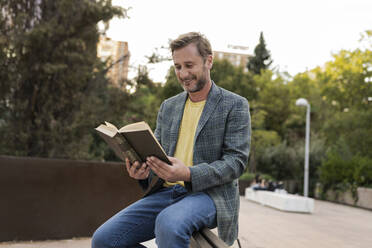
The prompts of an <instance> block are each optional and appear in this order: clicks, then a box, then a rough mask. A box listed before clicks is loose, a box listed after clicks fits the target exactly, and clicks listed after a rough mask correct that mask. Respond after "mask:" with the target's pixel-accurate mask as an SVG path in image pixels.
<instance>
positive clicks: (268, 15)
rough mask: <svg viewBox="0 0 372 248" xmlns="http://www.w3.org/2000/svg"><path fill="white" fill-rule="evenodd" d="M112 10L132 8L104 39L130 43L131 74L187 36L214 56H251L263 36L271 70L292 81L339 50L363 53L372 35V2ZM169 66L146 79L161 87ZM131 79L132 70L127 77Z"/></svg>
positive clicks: (157, 1) (218, 0)
mask: <svg viewBox="0 0 372 248" xmlns="http://www.w3.org/2000/svg"><path fill="white" fill-rule="evenodd" d="M113 5H118V6H121V7H124V8H129V7H130V9H129V10H128V16H129V18H125V19H117V18H114V19H113V20H111V22H110V28H109V30H108V31H107V36H109V37H110V38H112V39H113V40H119V41H127V42H128V45H129V51H130V53H131V57H130V65H131V66H133V68H136V66H138V65H145V64H146V63H147V60H146V58H145V56H150V55H151V54H152V53H153V52H154V51H156V48H158V49H159V48H161V47H162V46H167V45H168V41H169V40H170V39H175V38H177V37H178V36H179V35H180V34H183V33H186V32H190V31H196V32H200V33H202V34H204V35H205V36H206V37H207V38H208V39H209V41H210V42H211V45H212V49H214V50H224V49H226V48H227V47H228V45H238V46H246V47H248V50H247V52H248V53H250V54H253V52H254V48H255V46H256V45H257V44H258V41H259V35H260V32H261V31H262V32H263V34H264V38H265V41H266V47H267V49H268V50H269V51H270V53H271V58H272V59H273V61H274V62H273V64H272V66H273V67H275V68H276V69H278V70H279V71H282V72H283V71H287V72H289V73H290V74H291V75H292V76H294V75H295V74H297V73H299V72H304V71H306V70H310V69H312V68H315V67H316V66H322V65H324V63H325V62H327V61H330V60H331V59H332V54H333V53H337V52H338V51H340V50H341V49H347V50H353V49H355V48H358V47H361V43H360V42H359V40H360V38H361V34H362V33H363V32H364V31H366V30H368V29H370V30H371V29H372V1H371V0H280V1H279V0H227V1H226V0H214V1H213V0H184V1H179V0H148V1H145V0H113ZM159 51H160V53H162V54H163V55H169V51H168V50H166V49H159ZM171 64H172V62H171V61H169V62H165V63H161V64H158V65H150V66H149V73H150V78H152V79H153V80H154V81H155V82H165V76H166V74H167V71H168V69H169V66H170V65H171ZM134 74H135V69H133V70H132V71H131V72H130V74H129V77H133V76H134Z"/></svg>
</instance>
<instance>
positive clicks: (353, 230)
mask: <svg viewBox="0 0 372 248" xmlns="http://www.w3.org/2000/svg"><path fill="white" fill-rule="evenodd" d="M239 221H240V223H239V228H240V232H239V239H240V242H241V244H242V247H243V248H292V247H293V248H314V247H319V248H370V247H372V211H368V210H363V209H359V208H353V207H349V206H344V205H339V204H334V203H329V202H324V201H317V200H316V201H315V211H314V213H313V214H300V213H288V212H282V211H279V210H276V209H273V208H269V207H265V206H261V205H259V204H256V203H253V202H250V201H248V200H245V199H244V198H241V207H240V219H239ZM214 231H215V230H214ZM145 245H146V246H147V247H150V248H156V246H155V245H154V242H153V241H151V242H147V243H145ZM235 247H238V246H237V245H234V248H235ZM0 248H90V238H78V239H71V240H61V241H44V242H18V243H0Z"/></svg>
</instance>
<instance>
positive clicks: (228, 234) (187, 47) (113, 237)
mask: <svg viewBox="0 0 372 248" xmlns="http://www.w3.org/2000/svg"><path fill="white" fill-rule="evenodd" d="M170 46H171V51H172V56H173V62H174V67H175V72H176V75H177V79H178V80H179V82H180V84H181V85H182V87H183V88H184V90H185V91H184V92H182V93H180V94H178V95H176V96H174V97H172V98H170V99H167V100H165V101H164V102H163V103H162V105H161V107H160V110H159V113H158V119H157V124H156V130H155V136H156V138H157V139H158V140H159V142H160V144H161V145H162V146H163V148H164V150H165V151H166V153H167V154H168V155H169V156H170V157H169V160H170V161H171V163H172V165H169V164H166V163H164V162H162V161H160V160H159V159H157V158H156V157H149V158H148V159H147V161H146V163H143V164H142V165H140V164H139V163H138V162H135V163H134V164H133V165H131V164H130V163H129V162H128V161H126V169H127V171H128V173H129V175H130V176H131V177H133V178H135V179H138V180H140V183H141V185H143V186H144V187H146V185H148V180H151V176H152V175H153V173H156V174H157V175H158V176H159V177H160V178H162V179H164V180H165V183H164V187H163V188H161V189H160V190H158V191H157V192H155V193H153V194H151V195H149V196H147V197H145V198H143V199H141V200H139V201H137V202H136V203H134V204H132V205H130V206H129V207H127V208H125V209H124V210H122V211H121V212H119V213H118V214H116V215H115V216H113V217H112V218H111V219H110V220H108V221H107V222H106V223H104V224H103V225H102V226H101V227H100V228H99V229H98V230H97V231H96V232H95V234H94V236H93V239H92V247H93V248H101V247H143V246H142V245H140V244H139V243H141V242H144V241H147V240H150V239H153V238H156V243H157V245H158V247H160V248H165V247H170V248H175V247H189V243H190V236H191V235H192V233H193V232H195V231H197V230H200V229H201V228H203V227H208V228H215V227H216V226H217V227H218V234H219V237H220V238H221V239H222V240H223V241H224V242H225V243H226V244H228V245H232V243H233V242H234V241H235V240H236V238H237V234H238V212H239V192H238V182H237V179H238V178H239V176H240V175H241V174H242V173H243V171H244V169H245V166H246V164H247V161H248V153H249V145H250V116H249V107H248V102H247V100H246V99H245V98H243V97H240V96H238V95H236V94H234V93H231V92H229V91H226V90H224V89H222V88H219V87H218V86H217V85H215V83H214V82H213V81H212V80H211V78H210V70H211V68H212V64H213V57H212V49H211V46H210V43H209V41H208V40H207V39H206V38H205V37H204V36H202V35H201V34H199V33H193V32H192V33H187V34H184V35H181V36H180V37H178V39H176V40H174V41H173V42H172V43H171V45H170Z"/></svg>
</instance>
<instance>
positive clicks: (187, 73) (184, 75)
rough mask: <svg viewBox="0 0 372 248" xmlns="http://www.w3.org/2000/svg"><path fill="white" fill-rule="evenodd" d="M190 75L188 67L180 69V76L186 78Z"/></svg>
mask: <svg viewBox="0 0 372 248" xmlns="http://www.w3.org/2000/svg"><path fill="white" fill-rule="evenodd" d="M188 75H189V72H188V71H187V70H186V69H181V70H180V78H186V77H187V76H188Z"/></svg>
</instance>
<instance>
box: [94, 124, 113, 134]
mask: <svg viewBox="0 0 372 248" xmlns="http://www.w3.org/2000/svg"><path fill="white" fill-rule="evenodd" d="M96 130H97V131H99V132H101V133H104V134H106V135H107V136H110V137H114V136H115V134H117V130H116V129H115V128H112V127H109V126H106V125H103V124H101V125H99V126H98V127H97V128H96Z"/></svg>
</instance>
